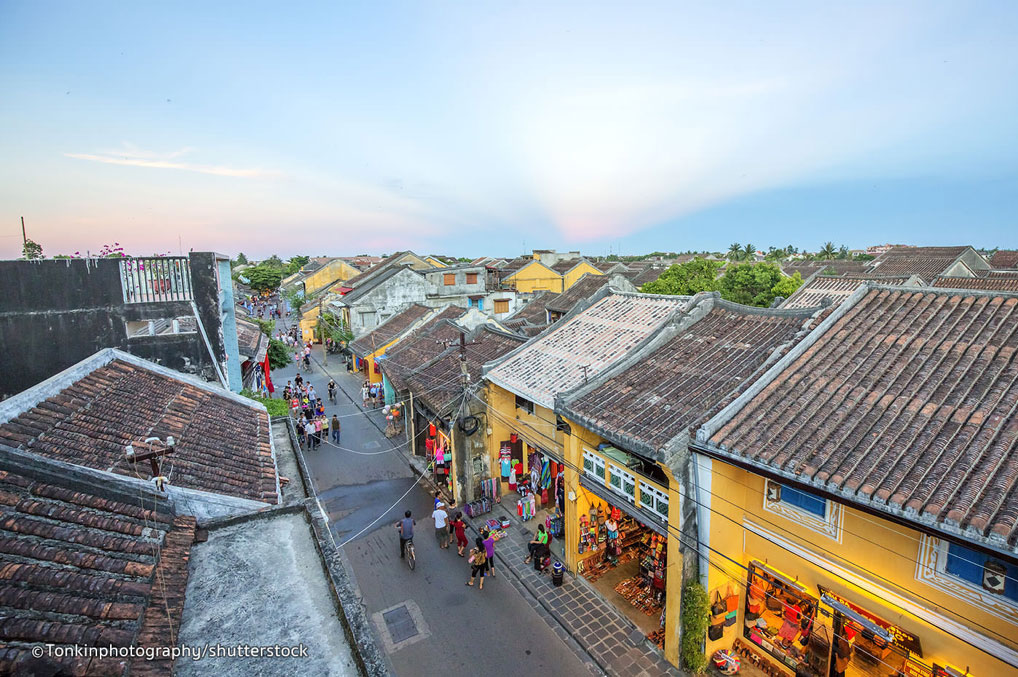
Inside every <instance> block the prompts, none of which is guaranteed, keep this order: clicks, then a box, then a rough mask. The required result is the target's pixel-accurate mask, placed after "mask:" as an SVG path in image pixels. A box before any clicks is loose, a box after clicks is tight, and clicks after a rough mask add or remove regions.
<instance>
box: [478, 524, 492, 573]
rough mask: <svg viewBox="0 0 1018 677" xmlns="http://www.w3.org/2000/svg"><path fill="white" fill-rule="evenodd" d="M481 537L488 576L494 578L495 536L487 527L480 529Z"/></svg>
mask: <svg viewBox="0 0 1018 677" xmlns="http://www.w3.org/2000/svg"><path fill="white" fill-rule="evenodd" d="M481 537H482V539H483V543H484V554H485V555H486V557H487V560H488V575H489V576H491V577H492V578H494V577H495V534H493V533H491V530H490V529H488V528H487V527H484V528H483V529H481Z"/></svg>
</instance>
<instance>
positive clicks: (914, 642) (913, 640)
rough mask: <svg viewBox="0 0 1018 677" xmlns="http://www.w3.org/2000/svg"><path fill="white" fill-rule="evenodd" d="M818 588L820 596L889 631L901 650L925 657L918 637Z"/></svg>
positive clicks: (836, 595) (838, 596)
mask: <svg viewBox="0 0 1018 677" xmlns="http://www.w3.org/2000/svg"><path fill="white" fill-rule="evenodd" d="M817 588H818V589H819V590H820V594H821V595H823V596H826V597H830V598H831V599H833V600H835V601H837V602H840V603H841V604H844V605H845V606H846V607H848V608H849V609H851V610H852V611H854V612H855V613H857V614H859V615H860V616H862V617H864V618H866V619H868V620H869V621H871V622H873V623H874V624H876V625H879V626H880V627H882V628H883V629H884V630H887V632H888V633H890V635H891V637H893V638H894V643H895V644H896V645H897V646H900V647H901V648H903V649H905V650H906V651H911V652H912V653H914V654H915V655H917V656H919V657H922V655H923V647H922V644H921V643H920V642H919V638H918V637H916V636H915V635H913V634H912V633H910V632H906V631H904V630H902V629H901V628H899V627H898V626H896V625H891V624H890V623H888V622H887V621H885V620H884V619H883V618H880V617H879V616H876V615H874V614H872V613H870V612H869V611H867V610H865V609H863V608H862V607H860V606H859V605H857V604H853V603H852V602H849V601H848V600H847V599H845V598H844V597H842V596H841V595H839V594H837V593H835V592H831V590H830V589H829V588H825V587H824V586H822V585H818V586H817Z"/></svg>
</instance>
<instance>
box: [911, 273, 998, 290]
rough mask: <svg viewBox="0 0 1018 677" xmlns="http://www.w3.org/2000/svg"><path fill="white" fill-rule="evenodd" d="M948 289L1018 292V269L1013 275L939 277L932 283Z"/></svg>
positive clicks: (934, 285)
mask: <svg viewBox="0 0 1018 677" xmlns="http://www.w3.org/2000/svg"><path fill="white" fill-rule="evenodd" d="M930 286H932V287H943V288H948V289H985V290H989V291H1010V292H1018V271H1015V272H1014V274H1012V275H1007V274H1004V275H1001V274H994V273H991V274H990V275H988V276H987V277H943V276H941V277H938V278H937V279H935V280H933V283H932V284H931V285H930Z"/></svg>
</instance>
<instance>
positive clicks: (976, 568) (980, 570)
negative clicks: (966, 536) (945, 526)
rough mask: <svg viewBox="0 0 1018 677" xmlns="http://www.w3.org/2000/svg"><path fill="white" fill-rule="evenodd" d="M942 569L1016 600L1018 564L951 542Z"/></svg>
mask: <svg viewBox="0 0 1018 677" xmlns="http://www.w3.org/2000/svg"><path fill="white" fill-rule="evenodd" d="M944 571H945V572H947V573H949V574H951V575H952V576H956V577H957V578H960V579H962V580H964V581H968V582H969V583H971V584H973V585H975V586H977V587H980V588H982V589H984V590H988V591H990V592H992V593H995V594H998V595H1002V596H1004V597H1006V598H1008V599H1010V600H1013V601H1018V566H1015V565H1013V564H1007V563H1005V562H1002V561H1000V560H998V559H995V558H993V557H991V556H990V555H986V554H983V553H981V552H978V551H976V550H972V549H970V548H966V547H965V546H963V545H958V544H957V543H953V542H952V543H948V546H947V564H946V566H945V567H944Z"/></svg>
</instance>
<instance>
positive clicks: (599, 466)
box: [583, 451, 605, 484]
mask: <svg viewBox="0 0 1018 677" xmlns="http://www.w3.org/2000/svg"><path fill="white" fill-rule="evenodd" d="M583 474H584V475H586V476H587V477H593V478H594V479H596V480H599V481H600V482H601V484H604V474H605V473H604V459H603V458H601V457H600V456H598V455H597V454H595V453H593V452H590V451H584V452H583Z"/></svg>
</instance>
